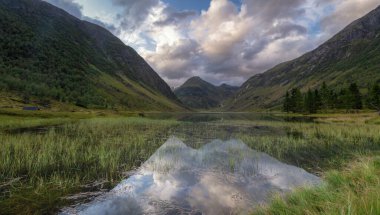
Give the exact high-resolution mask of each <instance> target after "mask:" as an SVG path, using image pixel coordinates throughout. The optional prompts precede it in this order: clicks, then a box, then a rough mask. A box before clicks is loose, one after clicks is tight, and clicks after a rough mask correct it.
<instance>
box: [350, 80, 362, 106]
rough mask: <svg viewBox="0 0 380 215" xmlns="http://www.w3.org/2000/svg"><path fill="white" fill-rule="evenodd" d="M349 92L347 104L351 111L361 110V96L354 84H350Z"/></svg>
mask: <svg viewBox="0 0 380 215" xmlns="http://www.w3.org/2000/svg"><path fill="white" fill-rule="evenodd" d="M348 90H349V94H350V95H349V98H350V101H349V104H350V108H351V109H355V110H359V109H362V108H363V102H362V95H361V94H360V91H359V88H358V86H357V85H356V84H355V83H352V84H351V85H350V87H349V88H348Z"/></svg>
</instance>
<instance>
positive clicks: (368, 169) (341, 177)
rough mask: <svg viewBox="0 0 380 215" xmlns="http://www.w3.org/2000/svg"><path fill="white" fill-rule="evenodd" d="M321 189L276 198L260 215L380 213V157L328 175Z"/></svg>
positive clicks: (299, 191)
mask: <svg viewBox="0 0 380 215" xmlns="http://www.w3.org/2000/svg"><path fill="white" fill-rule="evenodd" d="M324 179H325V184H324V185H323V186H321V187H319V188H314V189H312V188H309V189H300V190H298V191H296V192H294V193H292V194H289V195H288V196H286V198H285V199H284V198H282V197H280V196H278V197H276V198H275V199H274V200H273V201H272V203H271V204H270V205H269V206H266V207H265V206H264V207H262V208H260V209H259V210H258V211H257V212H256V213H254V214H257V215H267V214H279V215H288V214H289V215H290V214H291V215H297V214H300V215H303V214H308V215H314V214H337V215H338V214H368V215H377V214H380V157H379V156H375V157H371V158H360V159H358V161H355V162H353V163H352V164H350V165H349V166H348V167H347V168H345V169H344V170H342V171H336V170H335V171H329V172H327V173H326V175H325V177H324Z"/></svg>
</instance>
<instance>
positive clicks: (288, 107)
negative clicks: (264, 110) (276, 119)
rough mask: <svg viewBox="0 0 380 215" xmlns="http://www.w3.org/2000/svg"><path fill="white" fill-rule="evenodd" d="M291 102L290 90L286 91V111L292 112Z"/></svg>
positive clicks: (284, 107)
mask: <svg viewBox="0 0 380 215" xmlns="http://www.w3.org/2000/svg"><path fill="white" fill-rule="evenodd" d="M290 103H291V102H290V96H289V92H288V91H286V95H285V100H284V106H283V110H284V112H287V113H289V112H290Z"/></svg>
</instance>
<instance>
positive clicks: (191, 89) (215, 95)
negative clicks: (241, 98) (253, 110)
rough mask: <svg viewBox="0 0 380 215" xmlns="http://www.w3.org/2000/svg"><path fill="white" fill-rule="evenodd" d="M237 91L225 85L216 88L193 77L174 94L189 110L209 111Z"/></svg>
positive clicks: (235, 88)
mask: <svg viewBox="0 0 380 215" xmlns="http://www.w3.org/2000/svg"><path fill="white" fill-rule="evenodd" d="M237 90H238V88H237V87H232V86H229V85H227V84H222V85H221V86H219V87H217V86H215V85H213V84H211V83H209V82H207V81H205V80H203V79H202V78H200V77H198V76H195V77H192V78H190V79H188V80H187V81H186V82H185V83H184V84H183V85H182V86H180V87H179V88H177V89H176V90H175V91H174V93H175V94H176V95H177V97H178V98H179V99H180V100H181V101H182V102H183V103H184V104H185V105H187V106H188V107H190V108H195V109H211V108H217V107H220V106H221V105H222V103H223V101H224V100H225V99H227V98H229V97H231V96H232V95H233V94H234V93H235V92H236V91H237Z"/></svg>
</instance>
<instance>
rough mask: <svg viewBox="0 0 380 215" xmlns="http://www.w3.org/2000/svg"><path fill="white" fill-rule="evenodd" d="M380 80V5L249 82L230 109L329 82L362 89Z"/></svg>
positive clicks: (263, 105) (264, 103) (277, 100)
mask: <svg viewBox="0 0 380 215" xmlns="http://www.w3.org/2000/svg"><path fill="white" fill-rule="evenodd" d="M375 81H380V7H378V8H376V9H375V10H373V11H372V12H370V13H369V14H367V15H366V16H364V17H363V18H361V19H359V20H356V21H354V22H353V23H352V24H350V25H349V26H347V27H346V28H345V29H344V30H342V31H341V32H339V33H338V34H337V35H335V36H334V37H333V38H331V39H330V40H328V41H327V42H326V43H324V44H322V45H321V46H319V47H318V48H317V49H315V50H313V51H311V52H309V53H306V54H305V55H303V56H301V57H299V58H297V59H295V60H292V61H289V62H285V63H282V64H280V65H278V66H276V67H274V68H273V69H270V70H269V71H267V72H265V73H263V74H258V75H255V76H253V77H252V78H250V79H249V80H248V81H247V82H245V83H244V84H243V85H242V86H241V88H240V89H239V92H237V94H236V95H235V96H234V97H233V98H231V99H230V100H229V101H228V105H227V107H226V108H227V109H228V110H235V111H249V110H255V109H268V108H273V107H276V106H279V105H280V104H281V103H282V101H283V98H284V96H285V92H286V91H287V90H289V89H290V88H294V87H298V88H300V89H301V90H303V91H306V90H307V89H309V88H311V89H313V88H317V87H319V86H321V85H322V83H323V82H326V84H327V85H330V86H332V87H334V88H342V87H347V86H348V85H349V84H350V83H352V82H356V83H357V84H358V85H359V86H360V87H361V88H362V89H364V88H367V85H368V84H372V83H374V82H375Z"/></svg>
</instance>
